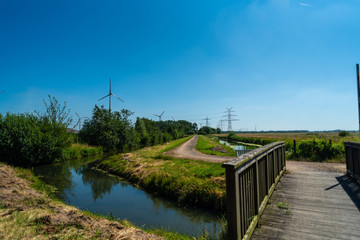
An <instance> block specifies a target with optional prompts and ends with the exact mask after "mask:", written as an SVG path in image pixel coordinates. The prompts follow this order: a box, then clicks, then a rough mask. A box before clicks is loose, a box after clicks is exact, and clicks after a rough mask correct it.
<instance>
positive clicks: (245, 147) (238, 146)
mask: <svg viewBox="0 0 360 240" xmlns="http://www.w3.org/2000/svg"><path fill="white" fill-rule="evenodd" d="M219 142H220V143H222V144H225V145H226V146H229V147H231V148H233V149H236V150H248V149H250V150H253V149H256V148H258V147H256V146H250V145H244V144H241V143H237V142H228V141H224V140H220V141H219Z"/></svg>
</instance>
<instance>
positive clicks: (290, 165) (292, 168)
mask: <svg viewBox="0 0 360 240" xmlns="http://www.w3.org/2000/svg"><path fill="white" fill-rule="evenodd" d="M286 170H287V171H288V172H290V173H292V172H314V171H319V172H339V173H345V172H346V165H345V163H321V162H299V161H286Z"/></svg>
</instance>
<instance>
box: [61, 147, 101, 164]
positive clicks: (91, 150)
mask: <svg viewBox="0 0 360 240" xmlns="http://www.w3.org/2000/svg"><path fill="white" fill-rule="evenodd" d="M102 153H103V149H102V147H94V146H89V145H87V144H73V145H72V146H71V147H69V148H67V149H66V150H65V151H64V159H66V160H70V159H77V158H81V157H87V156H93V155H99V154H102Z"/></svg>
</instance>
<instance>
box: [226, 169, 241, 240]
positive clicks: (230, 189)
mask: <svg viewBox="0 0 360 240" xmlns="http://www.w3.org/2000/svg"><path fill="white" fill-rule="evenodd" d="M225 171H226V177H225V181H226V195H227V196H226V199H227V202H226V205H227V206H226V207H227V214H228V216H227V221H228V222H227V232H228V234H229V239H236V238H237V235H238V234H237V233H238V227H239V225H240V223H239V222H237V221H236V220H237V214H236V213H237V211H239V210H238V209H236V205H237V202H236V200H237V197H236V191H238V186H237V184H236V180H235V172H236V170H235V169H231V168H226V169H225Z"/></svg>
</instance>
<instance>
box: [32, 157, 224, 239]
mask: <svg viewBox="0 0 360 240" xmlns="http://www.w3.org/2000/svg"><path fill="white" fill-rule="evenodd" d="M98 160H99V159H98V158H87V159H82V160H73V161H69V162H66V163H61V164H54V165H47V166H41V167H38V168H35V169H34V173H35V174H36V175H37V176H41V177H42V179H43V180H44V181H45V182H46V183H48V184H50V185H53V186H55V187H56V188H57V189H58V192H57V197H58V198H59V199H61V200H63V201H64V202H66V203H68V204H70V205H75V206H76V207H78V208H80V209H84V210H89V211H92V212H95V213H102V214H110V213H111V214H112V215H113V216H115V217H116V218H120V219H128V220H129V221H131V222H133V223H134V224H136V225H138V226H145V227H163V228H169V229H171V230H172V231H178V232H182V233H186V234H190V235H192V236H199V233H200V232H202V231H203V230H206V231H208V232H209V233H210V234H211V235H212V236H215V235H216V234H217V233H220V231H221V219H220V217H219V216H217V215H214V214H212V213H210V212H208V211H205V210H203V209H199V208H182V207H179V206H177V205H176V204H175V203H174V202H172V201H167V200H166V199H163V198H161V197H158V196H154V195H153V194H149V193H145V192H143V191H141V190H139V189H137V188H135V187H133V186H131V185H130V184H128V183H126V182H123V181H121V180H120V179H119V178H117V177H115V176H111V175H107V174H103V173H101V172H99V171H95V170H94V169H93V168H92V167H93V166H94V165H95V164H96V161H98Z"/></svg>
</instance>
